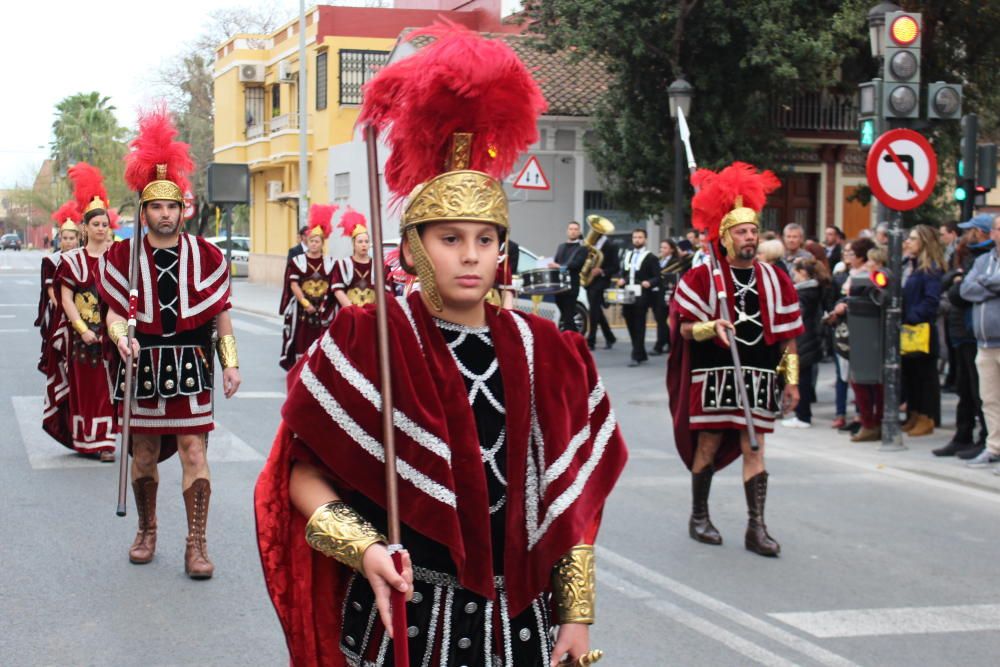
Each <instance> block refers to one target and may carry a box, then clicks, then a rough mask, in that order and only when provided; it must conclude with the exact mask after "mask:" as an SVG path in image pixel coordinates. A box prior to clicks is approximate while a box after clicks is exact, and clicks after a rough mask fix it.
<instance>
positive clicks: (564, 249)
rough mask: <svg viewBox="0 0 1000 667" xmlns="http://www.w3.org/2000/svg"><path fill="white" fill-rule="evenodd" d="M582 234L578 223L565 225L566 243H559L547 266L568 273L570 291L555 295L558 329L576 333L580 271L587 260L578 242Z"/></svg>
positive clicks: (581, 245)
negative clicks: (575, 316) (557, 310)
mask: <svg viewBox="0 0 1000 667" xmlns="http://www.w3.org/2000/svg"><path fill="white" fill-rule="evenodd" d="M581 236H582V234H581V232H580V223H579V222H576V221H575V220H574V221H573V222H570V223H569V224H568V225H566V243H560V244H559V247H558V248H557V249H556V255H555V257H553V258H552V259H553V261H552V262H551V263H550V264H549V268H550V269H565V270H566V271H567V272H568V273H569V281H570V289H569V291H568V292H562V293H561V294H556V305H557V306H558V307H559V329H560V330H562V331H576V330H577V329H576V320H575V319H574V315H576V300H577V297H578V296H579V295H580V269H582V268H583V263H584V262H585V261H586V260H587V251H586V249H585V248H584V247H583V244H582V243H581V242H580V238H581Z"/></svg>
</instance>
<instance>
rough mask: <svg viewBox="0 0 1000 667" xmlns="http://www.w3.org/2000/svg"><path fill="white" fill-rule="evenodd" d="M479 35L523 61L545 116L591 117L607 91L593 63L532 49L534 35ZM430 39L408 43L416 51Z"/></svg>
mask: <svg viewBox="0 0 1000 667" xmlns="http://www.w3.org/2000/svg"><path fill="white" fill-rule="evenodd" d="M408 32H409V30H407V31H405V32H404V33H403V35H402V36H401V37H405V35H406V34H407V33H408ZM483 36H484V37H487V38H490V39H500V40H502V41H504V42H505V43H506V44H507V45H508V46H510V48H511V49H513V50H514V53H516V54H517V55H518V57H520V58H521V60H522V61H524V64H525V65H527V67H528V69H529V70H531V72H532V75H533V76H534V77H535V81H537V82H538V85H539V86H540V87H541V89H542V94H543V95H544V96H545V99H546V100H547V101H548V103H549V110H548V111H547V112H546V115H547V116H592V115H593V114H594V112H595V110H596V108H597V102H598V100H599V99H600V98H601V97H602V96H603V95H604V94H605V93H606V92H607V89H608V83H609V81H610V79H611V76H610V75H609V74H608V73H607V71H606V70H605V69H604V67H603V66H602V65H601V64H600V63H599V62H598V61H597V60H594V59H590V58H582V59H579V60H574V58H573V57H572V56H571V54H570V53H569V52H568V51H556V52H554V53H550V52H547V51H543V50H541V49H539V48H538V47H537V46H536V45H537V44H538V43H539V41H540V38H539V37H537V36H534V35H518V34H487V33H484V34H483ZM431 39H432V38H431V37H426V36H420V37H417V38H415V39H414V40H412V42H411V43H412V44H413V46H414V47H416V48H418V49H419V48H421V47H423V46H426V45H427V44H429V43H430V42H431Z"/></svg>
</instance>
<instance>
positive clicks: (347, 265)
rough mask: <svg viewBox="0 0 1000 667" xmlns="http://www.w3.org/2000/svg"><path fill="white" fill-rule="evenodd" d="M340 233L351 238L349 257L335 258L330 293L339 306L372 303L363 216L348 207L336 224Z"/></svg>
mask: <svg viewBox="0 0 1000 667" xmlns="http://www.w3.org/2000/svg"><path fill="white" fill-rule="evenodd" d="M337 226H338V227H340V229H341V230H343V231H342V233H343V235H344V236H346V237H348V238H350V239H351V248H352V250H351V256H350V257H345V258H343V259H338V260H337V269H336V273H335V274H334V278H333V294H334V296H335V297H336V298H337V303H339V304H340V305H341V306H342V307H345V308H346V307H347V306H352V305H353V306H365V305H368V304H369V303H375V277H374V276H373V275H372V258H371V252H370V250H371V237H370V236H369V235H368V222H367V221H366V220H365V216H363V215H361V214H360V213H358V212H357V211H355V210H354V209H353V208H351V207H350V206H348V207H347V210H346V211H344V214H343V215H342V216H340V222H338V223H337Z"/></svg>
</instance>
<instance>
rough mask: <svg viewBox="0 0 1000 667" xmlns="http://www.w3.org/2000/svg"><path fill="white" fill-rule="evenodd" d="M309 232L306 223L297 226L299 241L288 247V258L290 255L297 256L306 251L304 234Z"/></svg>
mask: <svg viewBox="0 0 1000 667" xmlns="http://www.w3.org/2000/svg"><path fill="white" fill-rule="evenodd" d="M308 232H309V227H308V225H303V226H302V227H300V228H299V242H298V243H296V244H295V245H293V246H292V247H291V248H289V249H288V259H291V258H292V257H297V256H299V255H302V254H305V251H306V234H307V233H308Z"/></svg>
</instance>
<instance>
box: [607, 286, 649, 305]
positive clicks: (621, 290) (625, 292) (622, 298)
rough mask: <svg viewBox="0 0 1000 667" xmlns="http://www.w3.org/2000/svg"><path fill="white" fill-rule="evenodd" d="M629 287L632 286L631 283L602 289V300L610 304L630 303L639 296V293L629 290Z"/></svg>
mask: <svg viewBox="0 0 1000 667" xmlns="http://www.w3.org/2000/svg"><path fill="white" fill-rule="evenodd" d="M629 287H632V285H629V286H628V287H614V288H611V289H606V290H604V300H605V301H607V302H608V304H610V305H614V304H618V305H621V306H630V305H632V304H633V303H635V302H636V300H637V299H638V298H639V295H638V294H636V293H635V290H630V289H629ZM640 289H642V288H640Z"/></svg>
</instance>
